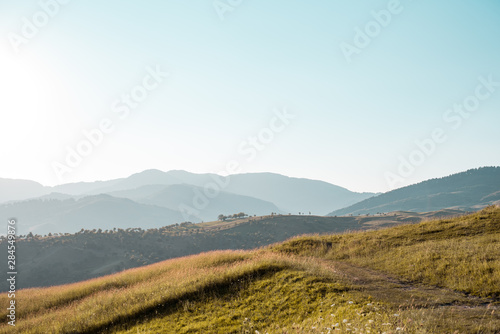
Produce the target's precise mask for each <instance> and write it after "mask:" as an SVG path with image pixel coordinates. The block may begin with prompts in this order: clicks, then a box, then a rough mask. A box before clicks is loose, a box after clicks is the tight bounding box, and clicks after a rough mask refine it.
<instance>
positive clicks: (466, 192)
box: [329, 167, 500, 216]
mask: <svg viewBox="0 0 500 334" xmlns="http://www.w3.org/2000/svg"><path fill="white" fill-rule="evenodd" d="M499 189H500V167H482V168H477V169H470V170H468V171H466V172H462V173H458V174H454V175H450V176H447V177H443V178H439V179H432V180H427V181H424V182H420V183H417V184H414V185H411V186H407V187H403V188H399V189H396V190H392V191H389V192H387V193H384V194H381V195H378V196H375V197H371V198H368V199H365V200H363V201H361V202H358V203H356V204H354V205H351V206H348V207H345V208H343V209H340V210H335V211H333V212H331V213H330V214H329V215H330V216H334V215H337V216H343V215H348V214H353V215H357V214H362V215H363V214H367V213H370V214H375V213H377V212H390V211H396V210H405V211H414V212H424V211H436V210H441V209H445V208H453V209H460V210H464V211H475V210H479V209H481V208H484V207H485V206H488V205H492V204H498V203H500V191H499Z"/></svg>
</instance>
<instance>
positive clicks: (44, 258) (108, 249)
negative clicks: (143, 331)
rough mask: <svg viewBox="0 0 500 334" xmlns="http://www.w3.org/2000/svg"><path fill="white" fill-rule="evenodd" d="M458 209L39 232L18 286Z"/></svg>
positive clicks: (23, 258) (2, 286)
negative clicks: (61, 232) (73, 232)
mask: <svg viewBox="0 0 500 334" xmlns="http://www.w3.org/2000/svg"><path fill="white" fill-rule="evenodd" d="M459 214H463V212H460V211H441V212H433V213H425V214H416V213H411V212H397V213H393V214H391V215H381V216H369V217H367V216H363V217H361V216H360V217H318V216H304V215H300V216H293V215H290V216H289V215H287V216H282V215H277V216H263V217H250V218H244V219H236V220H228V221H223V222H222V221H214V222H206V223H200V224H189V223H182V224H180V225H170V226H166V227H161V228H155V229H148V230H143V229H139V228H135V229H115V230H113V229H111V230H96V229H94V230H84V231H83V232H79V233H75V234H64V235H59V234H57V235H52V236H45V237H42V236H35V237H33V238H27V239H20V240H19V241H18V247H17V248H18V251H17V258H18V259H19V261H18V262H19V265H18V272H19V279H18V282H17V284H18V287H19V288H27V287H41V286H49V285H59V284H65V283H72V282H77V281H82V280H85V279H90V278H95V277H99V276H103V275H107V274H112V273H115V272H118V271H121V270H124V269H129V268H134V267H139V266H143V265H147V264H152V263H155V262H159V261H162V260H166V259H171V258H175V257H181V256H186V255H192V254H198V253H201V252H206V251H211V250H227V249H252V248H256V247H262V246H266V245H270V244H272V243H276V242H279V241H284V240H286V239H289V238H291V237H294V236H297V235H302V234H306V233H323V234H324V233H340V232H345V231H347V230H359V229H363V230H367V229H374V228H380V227H384V226H393V225H397V224H402V223H409V222H411V223H415V222H419V221H421V220H422V219H428V218H430V217H434V216H439V215H441V216H452V215H459ZM0 252H3V253H5V254H6V253H7V249H6V244H5V243H1V244H0ZM7 289H8V285H7V282H6V281H5V282H2V283H0V291H7Z"/></svg>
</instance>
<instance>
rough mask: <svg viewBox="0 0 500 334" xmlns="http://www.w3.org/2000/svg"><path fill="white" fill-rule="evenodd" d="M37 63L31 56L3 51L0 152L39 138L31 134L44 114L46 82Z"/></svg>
mask: <svg viewBox="0 0 500 334" xmlns="http://www.w3.org/2000/svg"><path fill="white" fill-rule="evenodd" d="M34 65H35V64H34V63H30V62H29V59H28V58H21V59H16V58H15V57H14V56H6V55H5V54H1V53H0V111H1V121H0V141H1V142H2V145H0V153H1V154H5V153H9V152H11V151H13V150H15V149H16V148H17V147H19V146H20V145H21V144H22V143H23V142H25V141H27V140H28V141H29V140H36V138H32V135H31V134H32V133H33V129H34V127H35V125H36V123H37V119H38V118H39V117H41V116H42V115H40V113H42V109H41V108H40V103H41V101H42V100H43V87H44V85H43V84H42V82H43V81H42V80H41V77H40V74H39V73H38V72H37V69H36V66H34Z"/></svg>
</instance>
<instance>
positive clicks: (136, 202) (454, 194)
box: [0, 167, 500, 234]
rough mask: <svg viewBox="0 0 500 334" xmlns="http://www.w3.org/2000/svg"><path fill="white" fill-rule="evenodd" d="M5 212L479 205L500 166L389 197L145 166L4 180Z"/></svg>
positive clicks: (105, 221)
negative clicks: (85, 178)
mask: <svg viewBox="0 0 500 334" xmlns="http://www.w3.org/2000/svg"><path fill="white" fill-rule="evenodd" d="M0 187H1V188H0V200H1V201H2V202H3V203H2V204H0V215H1V216H3V217H8V218H11V217H15V218H17V219H18V226H19V229H18V233H21V234H26V233H28V232H33V233H39V234H47V233H49V232H52V233H54V232H57V233H60V232H62V233H70V232H76V231H79V230H81V229H82V228H83V229H87V230H92V229H99V228H100V229H103V230H104V229H109V228H133V227H141V228H155V227H160V226H166V225H171V224H175V223H182V222H185V221H189V222H193V223H197V222H202V221H213V220H217V217H218V215H219V214H224V215H232V214H235V213H240V212H244V213H246V214H247V215H252V216H253V215H257V216H260V215H268V214H271V213H272V212H274V213H278V214H288V213H291V214H292V215H293V214H298V213H302V214H309V213H311V214H312V215H327V214H329V215H332V216H334V215H336V216H341V215H357V214H375V213H378V212H391V211H413V212H429V211H437V210H441V209H459V210H467V211H470V210H476V209H480V208H482V207H484V206H486V205H489V204H494V203H497V202H498V201H500V168H499V167H484V168H479V169H472V170H469V171H466V172H463V173H459V174H455V175H451V176H448V177H444V178H440V179H432V180H428V181H425V182H421V183H419V184H415V185H412V186H408V187H404V188H400V189H396V190H393V191H390V192H387V193H384V194H380V195H377V194H373V193H356V192H352V191H349V190H347V189H345V188H342V187H339V186H336V185H333V184H329V183H327V182H323V181H316V180H309V179H301V178H293V177H287V176H283V175H280V174H274V173H249V174H236V175H230V176H220V175H216V174H194V173H189V172H186V171H178V170H175V171H169V172H162V171H159V170H146V171H144V172H141V173H137V174H133V175H131V176H130V177H127V178H120V179H114V180H109V181H97V182H79V183H69V184H63V185H59V186H56V187H45V186H43V185H41V184H39V183H36V182H33V181H28V180H10V179H0Z"/></svg>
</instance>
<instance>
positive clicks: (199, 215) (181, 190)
mask: <svg viewBox="0 0 500 334" xmlns="http://www.w3.org/2000/svg"><path fill="white" fill-rule="evenodd" d="M110 194H112V195H114V196H118V197H125V198H130V199H133V200H134V201H136V202H138V203H143V204H150V205H156V206H161V207H165V208H168V209H171V210H176V211H181V212H183V219H184V220H186V221H193V222H199V221H210V220H213V219H216V218H217V216H219V214H221V213H224V214H230V213H238V212H245V213H247V214H249V215H251V216H253V215H258V216H262V215H266V214H270V213H271V212H276V213H283V212H280V209H279V208H278V207H276V205H274V204H273V203H271V202H267V201H263V200H261V199H258V198H254V197H249V196H242V195H236V194H232V193H228V192H225V191H220V192H218V193H217V196H215V197H213V198H207V197H206V196H205V195H204V189H203V188H201V187H196V186H192V185H187V184H174V185H170V186H160V185H149V186H143V187H139V188H136V189H131V190H122V191H117V192H112V193H110ZM194 199H196V200H194Z"/></svg>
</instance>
